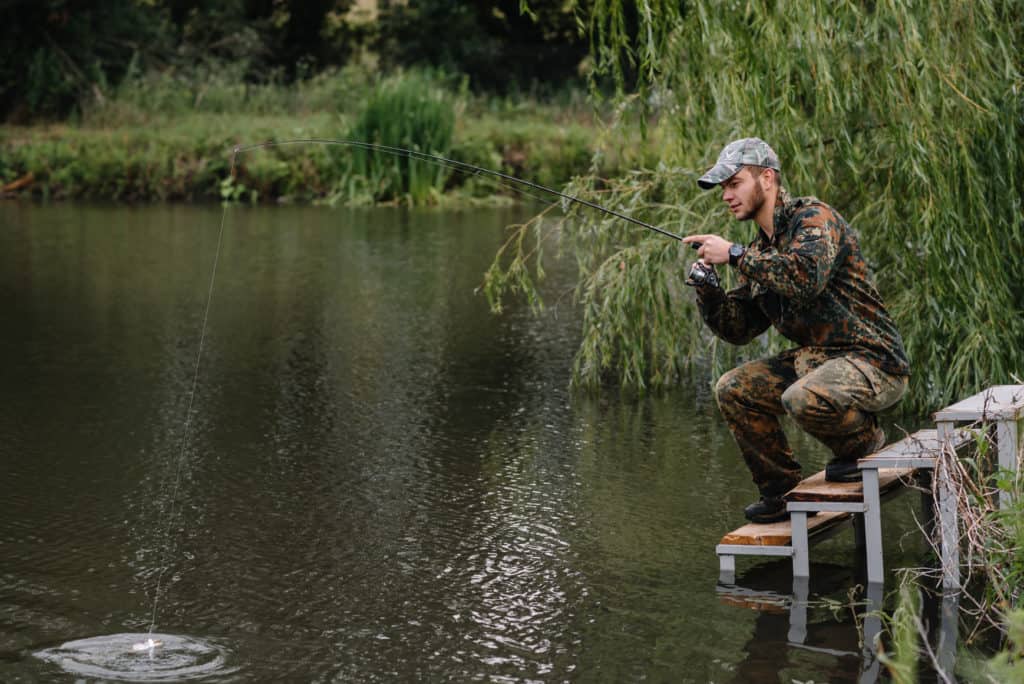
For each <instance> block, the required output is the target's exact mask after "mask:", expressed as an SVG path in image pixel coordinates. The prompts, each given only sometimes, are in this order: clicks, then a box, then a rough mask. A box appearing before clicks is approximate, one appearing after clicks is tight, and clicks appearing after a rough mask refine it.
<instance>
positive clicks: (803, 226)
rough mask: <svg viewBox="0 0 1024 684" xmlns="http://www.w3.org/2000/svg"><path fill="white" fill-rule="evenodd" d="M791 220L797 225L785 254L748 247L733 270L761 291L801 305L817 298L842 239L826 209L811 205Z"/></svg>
mask: <svg viewBox="0 0 1024 684" xmlns="http://www.w3.org/2000/svg"><path fill="white" fill-rule="evenodd" d="M793 220H794V221H799V222H800V225H799V226H797V229H796V231H795V233H794V237H793V241H792V242H791V243H790V245H789V249H788V250H787V251H786V252H783V253H780V252H779V251H778V250H777V249H775V248H774V247H767V248H764V249H759V248H757V247H751V248H749V249H748V250H747V253H746V254H744V255H743V258H742V259H740V262H739V264H738V266H737V267H738V269H739V272H740V273H741V274H743V275H744V276H746V277H747V278H748V279H750V280H751V281H753V282H756V283H758V284H759V285H761V286H762V287H764V288H765V289H768V290H772V291H773V292H777V293H778V294H780V295H782V296H783V297H786V298H788V299H792V300H793V301H795V302H801V303H802V302H808V301H810V300H812V299H814V298H815V297H817V296H818V295H819V294H821V291H822V290H824V289H825V286H826V285H827V284H828V281H829V278H831V277H832V273H833V271H834V270H835V265H836V261H837V258H838V255H839V245H840V244H841V238H842V235H841V227H840V223H839V221H838V220H837V219H836V217H835V216H834V214H833V213H832V212H831V211H830V210H829V208H828V207H822V206H821V205H813V204H812V205H810V206H808V207H806V208H804V209H803V210H802V211H801V212H800V213H799V214H798V215H797V216H795V217H794V218H793Z"/></svg>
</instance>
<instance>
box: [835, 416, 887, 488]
mask: <svg viewBox="0 0 1024 684" xmlns="http://www.w3.org/2000/svg"><path fill="white" fill-rule="evenodd" d="M884 446H885V431H884V430H882V428H877V427H876V428H875V434H874V440H873V441H872V444H871V448H870V449H868V451H867V453H865V454H862V455H861V456H859V457H855V458H853V459H838V458H833V459H832V460H831V461H829V462H828V463H826V464H825V481H826V482H860V480H861V474H860V468H858V467H857V458H863V457H864V456H869V455H871V454H873V453H875V452H876V451H879V450H881V448H882V447H884Z"/></svg>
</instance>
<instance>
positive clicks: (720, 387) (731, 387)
mask: <svg viewBox="0 0 1024 684" xmlns="http://www.w3.org/2000/svg"><path fill="white" fill-rule="evenodd" d="M741 396H743V380H742V378H741V377H740V374H739V373H738V372H737V371H736V369H735V368H734V369H732V370H731V371H729V372H727V373H725V375H723V376H722V377H720V378H718V382H717V383H715V401H717V402H718V408H719V409H723V408H724V407H727V406H731V405H733V404H735V403H736V401H737V400H738V399H739V398H740V397H741Z"/></svg>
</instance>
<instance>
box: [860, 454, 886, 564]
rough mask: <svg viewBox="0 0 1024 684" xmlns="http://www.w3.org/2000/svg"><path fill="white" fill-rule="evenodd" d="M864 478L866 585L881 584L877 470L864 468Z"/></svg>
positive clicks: (880, 514)
mask: <svg viewBox="0 0 1024 684" xmlns="http://www.w3.org/2000/svg"><path fill="white" fill-rule="evenodd" d="M860 472H861V476H862V477H863V478H864V546H865V553H866V561H867V571H868V583H869V584H874V583H878V584H881V582H882V580H883V576H884V575H885V565H884V563H883V561H882V500H881V494H880V493H879V489H878V470H876V469H875V468H865V469H863V470H861V471H860Z"/></svg>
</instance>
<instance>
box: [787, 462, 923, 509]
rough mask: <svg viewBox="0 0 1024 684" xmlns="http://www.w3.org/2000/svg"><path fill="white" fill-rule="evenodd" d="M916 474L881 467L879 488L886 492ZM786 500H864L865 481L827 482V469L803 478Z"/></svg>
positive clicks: (910, 471)
mask: <svg viewBox="0 0 1024 684" xmlns="http://www.w3.org/2000/svg"><path fill="white" fill-rule="evenodd" d="M913 474H914V469H913V468H880V469H879V470H878V489H879V491H880V492H886V491H888V490H890V489H892V488H893V487H898V486H899V485H900V484H901V483H905V482H906V481H908V480H909V479H910V476H911V475H913ZM785 499H786V501H851V502H859V501H863V500H864V483H863V481H861V480H858V481H857V482H826V481H825V471H824V470H823V471H821V472H820V473H816V474H814V475H812V476H810V477H809V478H807V479H806V480H803V481H802V482H801V483H800V484H798V485H797V486H796V487H794V488H793V489H791V490H789V492H787V493H786V496H785Z"/></svg>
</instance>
